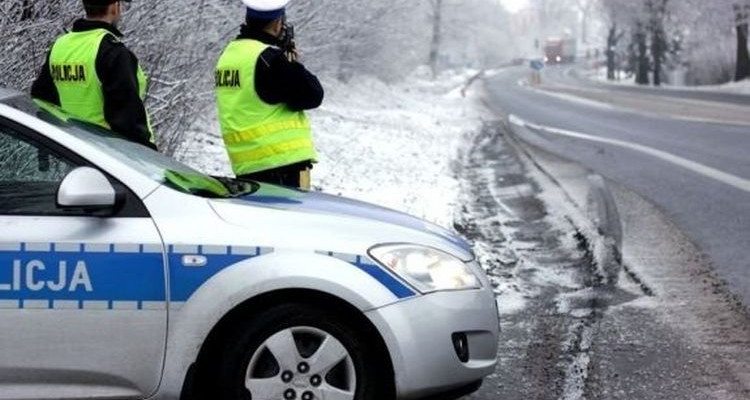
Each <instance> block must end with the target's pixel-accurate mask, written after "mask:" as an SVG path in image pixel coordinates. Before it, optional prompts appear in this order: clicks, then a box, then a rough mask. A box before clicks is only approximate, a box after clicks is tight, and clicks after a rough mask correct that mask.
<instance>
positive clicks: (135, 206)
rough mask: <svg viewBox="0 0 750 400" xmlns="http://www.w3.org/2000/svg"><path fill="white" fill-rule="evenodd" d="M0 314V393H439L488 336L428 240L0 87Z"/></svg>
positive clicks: (467, 374)
mask: <svg viewBox="0 0 750 400" xmlns="http://www.w3.org/2000/svg"><path fill="white" fill-rule="evenodd" d="M53 115H54V116H53ZM0 317H1V318H2V321H3V325H2V326H3V333H2V335H0V354H1V355H2V356H0V398H1V399H11V398H13V399H53V398H54V399H82V398H87V399H94V398H106V399H114V398H117V399H126V400H138V399H146V398H148V399H152V400H153V399H177V398H183V399H186V398H198V399H211V400H237V399H250V398H252V399H255V400H260V399H279V400H280V399H303V400H315V399H337V400H371V399H377V400H386V399H389V400H390V399H402V398H403V399H415V398H421V397H424V396H433V395H439V394H440V395H442V394H444V393H445V394H450V395H456V396H457V395H461V394H465V393H468V392H471V391H473V390H476V389H477V388H478V387H479V384H480V383H481V380H482V379H483V378H484V377H485V376H487V375H489V374H491V373H492V372H493V371H494V370H495V365H496V363H497V346H498V329H499V324H498V312H497V304H496V303H495V297H494V294H493V290H492V286H491V284H490V282H489V280H488V279H487V276H486V275H485V273H484V271H483V270H482V268H481V267H480V265H479V263H478V262H477V260H476V257H475V256H474V254H473V252H472V250H471V248H470V246H469V245H468V244H467V243H466V242H465V241H464V240H463V239H461V238H460V237H458V236H456V235H454V234H452V233H450V232H448V231H446V230H444V229H442V228H439V227H437V226H434V225H431V224H429V223H427V222H424V221H422V220H419V219H417V218H414V217H411V216H409V215H405V214H401V213H397V212H395V211H390V210H387V209H384V208H380V207H377V206H374V205H368V204H365V203H361V202H357V201H354V200H348V199H345V198H341V197H336V196H330V195H325V194H322V193H315V192H304V191H299V190H296V189H289V188H283V187H279V186H273V185H266V184H261V183H256V182H248V181H240V180H235V179H229V178H214V177H211V176H207V175H204V174H202V173H200V172H198V171H195V170H192V169H191V168H189V167H187V166H185V165H183V164H181V163H179V162H177V161H174V160H172V159H171V158H169V157H166V156H164V155H162V154H159V153H157V152H155V151H153V150H151V149H149V148H147V147H144V146H141V145H138V144H134V143H131V142H128V141H126V140H123V139H121V138H119V137H117V136H116V135H114V134H113V133H111V132H109V131H106V130H103V129H101V128H98V127H94V126H92V125H86V124H84V123H81V122H77V121H75V120H72V119H70V118H69V117H66V116H65V114H63V113H62V111H61V110H58V109H56V108H54V107H53V106H50V105H44V104H42V103H39V104H35V103H33V102H32V100H31V99H30V98H29V97H28V96H26V95H22V94H20V93H17V92H11V91H8V90H5V89H2V88H0Z"/></svg>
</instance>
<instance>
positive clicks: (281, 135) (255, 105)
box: [215, 39, 317, 175]
mask: <svg viewBox="0 0 750 400" xmlns="http://www.w3.org/2000/svg"><path fill="white" fill-rule="evenodd" d="M268 47H269V46H268V45H266V44H263V43H261V42H259V41H257V40H250V39H240V40H235V41H233V42H231V43H230V44H229V45H228V46H227V48H226V49H225V50H224V53H223V54H222V55H221V57H220V58H219V62H218V64H217V66H216V76H215V78H216V98H217V103H218V107H219V122H220V124H221V132H222V136H223V138H224V144H225V145H226V147H227V152H228V153H229V159H230V160H231V162H232V169H233V170H234V173H235V174H236V175H246V174H252V173H255V172H260V171H266V170H269V169H274V168H279V167H284V166H288V165H292V164H296V163H300V162H304V161H315V160H316V159H317V154H316V153H315V147H314V145H313V140H312V129H311V127H310V121H309V120H308V119H307V117H306V116H305V113H304V112H301V111H292V110H290V109H289V107H288V106H287V105H285V104H276V105H272V104H268V103H266V102H264V101H263V100H262V99H261V98H260V96H259V95H258V93H257V92H256V90H255V67H256V65H257V63H258V59H259V58H260V55H261V53H263V51H264V50H266V49H267V48H268Z"/></svg>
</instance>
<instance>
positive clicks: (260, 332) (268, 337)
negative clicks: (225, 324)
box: [217, 304, 382, 400]
mask: <svg viewBox="0 0 750 400" xmlns="http://www.w3.org/2000/svg"><path fill="white" fill-rule="evenodd" d="M373 349H374V346H371V345H369V344H368V343H367V339H366V334H365V333H364V331H363V330H362V329H359V328H357V327H356V326H353V325H352V324H350V323H348V322H347V321H346V320H345V319H344V318H342V317H340V316H338V315H336V314H334V313H331V312H326V311H325V310H322V309H320V308H317V307H312V306H309V305H304V304H283V305H279V306H275V307H272V308H270V309H268V310H266V311H264V312H262V313H260V314H258V315H257V316H256V317H255V318H253V319H252V321H248V323H247V324H246V325H244V326H242V327H240V329H237V330H236V331H235V334H234V337H233V338H232V339H231V340H230V341H229V342H227V344H226V345H225V346H224V351H223V354H222V358H221V363H220V371H217V372H219V374H218V379H219V381H220V390H221V393H222V397H221V398H222V399H223V400H281V399H284V400H323V399H325V400H376V399H378V400H382V398H379V397H378V393H376V391H377V388H378V387H379V386H382V385H379V384H378V382H377V379H378V376H377V372H376V369H377V367H378V366H379V365H381V363H380V362H377V359H376V357H378V355H377V354H374V353H375V352H374V351H373Z"/></svg>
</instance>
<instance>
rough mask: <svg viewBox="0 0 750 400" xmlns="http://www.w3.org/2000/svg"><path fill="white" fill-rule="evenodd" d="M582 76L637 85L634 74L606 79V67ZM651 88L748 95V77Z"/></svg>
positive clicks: (595, 79) (608, 83) (609, 82)
mask: <svg viewBox="0 0 750 400" xmlns="http://www.w3.org/2000/svg"><path fill="white" fill-rule="evenodd" d="M583 72H584V76H585V77H586V78H588V79H591V80H593V81H595V82H598V83H603V84H607V85H619V86H638V85H637V84H636V83H635V75H631V76H624V75H623V77H622V79H620V80H615V81H610V80H608V79H607V69H606V68H598V69H596V70H588V71H583ZM646 87H648V88H653V89H663V90H693V91H702V92H720V93H729V94H741V95H750V79H746V80H744V81H740V82H729V83H725V84H722V85H703V86H671V85H663V86H658V87H655V86H646Z"/></svg>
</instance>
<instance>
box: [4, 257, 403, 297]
mask: <svg viewBox="0 0 750 400" xmlns="http://www.w3.org/2000/svg"><path fill="white" fill-rule="evenodd" d="M270 252H273V249H272V248H266V247H230V246H210V247H208V246H207V247H204V246H190V245H187V246H186V245H179V246H178V245H172V246H169V247H168V251H167V257H168V262H169V274H170V301H172V302H177V303H182V302H185V301H187V300H188V299H189V298H190V296H192V295H193V293H195V291H196V290H198V288H199V287H200V286H202V285H203V284H205V283H206V282H207V281H208V280H209V279H211V278H212V277H213V276H214V275H216V274H217V273H219V272H220V271H222V270H224V269H225V268H228V267H230V266H232V265H235V264H237V263H239V262H241V261H245V260H248V259H252V258H254V257H259V256H262V255H265V254H268V253H270ZM319 253H320V254H324V255H327V256H330V257H334V258H337V259H340V260H343V261H346V262H347V263H349V264H351V265H352V266H354V267H356V268H358V269H359V270H361V271H363V272H365V273H367V274H368V275H369V276H371V277H372V278H373V279H375V280H377V281H378V282H380V284H382V285H383V286H384V287H385V288H387V289H388V290H389V291H390V292H391V293H393V295H394V296H395V297H397V298H399V299H404V298H408V297H411V296H414V295H415V294H416V292H415V291H414V290H413V289H411V288H410V287H409V286H407V285H406V284H404V283H403V282H401V281H400V280H399V279H398V278H397V277H394V276H393V275H391V274H390V273H389V272H387V271H386V270H384V269H383V268H382V267H381V266H379V265H377V264H376V263H375V262H373V261H372V260H371V259H369V258H368V257H365V256H358V255H347V254H339V253H331V252H319ZM185 255H188V256H193V255H198V256H203V257H205V260H206V264H205V265H202V266H199V267H190V266H185V265H184V264H183V259H182V257H183V256H185ZM162 256H163V254H162V250H161V246H159V245H139V244H130V245H112V244H95V245H91V244H89V245H83V244H76V243H64V244H54V243H16V244H7V245H5V246H3V247H2V248H0V309H3V308H11V309H13V308H30V309H96V310H99V309H109V310H126V309H127V310H160V309H164V308H165V304H166V301H167V299H166V290H165V287H166V283H165V276H164V262H163V260H162ZM84 269H85V271H84ZM76 274H78V275H76ZM81 274H83V275H85V276H81ZM83 278H85V279H83ZM87 282H88V283H90V287H89V286H88V284H87Z"/></svg>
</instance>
